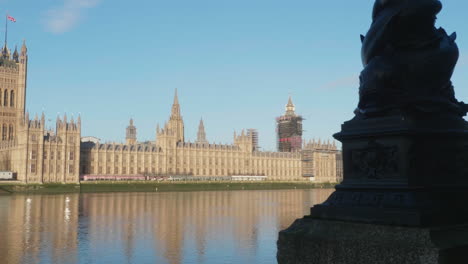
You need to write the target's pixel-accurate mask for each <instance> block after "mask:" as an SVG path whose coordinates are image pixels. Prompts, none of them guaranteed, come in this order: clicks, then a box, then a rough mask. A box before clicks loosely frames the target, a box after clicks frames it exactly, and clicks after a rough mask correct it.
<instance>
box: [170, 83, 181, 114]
mask: <svg viewBox="0 0 468 264" xmlns="http://www.w3.org/2000/svg"><path fill="white" fill-rule="evenodd" d="M180 118H181V116H180V105H179V98H178V96H177V88H176V89H175V94H174V103H173V104H172V110H171V119H180Z"/></svg>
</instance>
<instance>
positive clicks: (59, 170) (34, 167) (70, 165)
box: [29, 163, 75, 173]
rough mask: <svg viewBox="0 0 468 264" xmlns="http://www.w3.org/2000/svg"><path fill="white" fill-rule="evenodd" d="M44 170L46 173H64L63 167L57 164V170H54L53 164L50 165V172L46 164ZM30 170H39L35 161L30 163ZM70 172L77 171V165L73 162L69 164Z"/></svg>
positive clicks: (34, 171)
mask: <svg viewBox="0 0 468 264" xmlns="http://www.w3.org/2000/svg"><path fill="white" fill-rule="evenodd" d="M43 170H44V173H62V168H61V167H60V165H57V170H56V171H54V166H53V165H50V168H49V171H48V172H47V166H44V168H43ZM29 172H30V173H36V172H37V169H36V164H35V163H31V164H29ZM68 173H75V166H74V165H73V164H69V165H68Z"/></svg>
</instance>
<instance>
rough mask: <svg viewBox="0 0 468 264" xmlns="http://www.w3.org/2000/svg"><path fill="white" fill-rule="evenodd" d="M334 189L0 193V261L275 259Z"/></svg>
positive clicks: (215, 262) (213, 262)
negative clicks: (285, 232)
mask: <svg viewBox="0 0 468 264" xmlns="http://www.w3.org/2000/svg"><path fill="white" fill-rule="evenodd" d="M331 192H332V190H331V189H311V190H274V191H212V192H167V193H88V194H60V195H3V196H2V195H0V263H8V264H10V263H12V264H15V263H83V264H84V263H158V264H159V263H161V264H164V263H168V264H179V263H187V264H202V263H206V264H221V263H260V264H267V263H276V240H277V237H278V232H279V231H280V230H282V229H284V228H286V227H288V226H289V225H290V224H291V223H292V222H293V221H294V220H295V219H296V218H300V217H302V216H304V215H306V214H308V213H309V210H310V207H311V206H312V205H313V204H316V203H321V202H322V201H324V200H325V199H326V198H327V197H328V195H329V194H330V193H331Z"/></svg>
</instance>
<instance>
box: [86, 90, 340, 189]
mask: <svg viewBox="0 0 468 264" xmlns="http://www.w3.org/2000/svg"><path fill="white" fill-rule="evenodd" d="M289 103H290V104H291V101H290V102H289ZM130 123H131V124H130V126H129V127H131V126H132V127H133V120H131V121H130ZM133 128H134V129H136V128H135V127H133ZM127 131H128V130H127ZM249 131H250V132H249ZM255 132H256V131H255ZM127 135H128V133H127ZM256 137H257V134H256V133H253V132H251V130H247V131H245V130H242V132H241V133H240V134H239V135H238V134H236V133H235V132H234V137H233V144H230V145H221V144H210V143H208V141H207V140H206V132H205V127H204V124H203V121H200V125H199V131H198V133H197V141H196V142H195V143H191V142H185V141H184V139H185V135H184V122H183V118H182V115H181V113H180V105H179V102H178V96H177V91H176V94H175V96H174V103H173V105H172V109H171V115H170V118H169V121H168V122H166V124H165V125H164V127H163V128H160V127H159V125H158V126H157V129H156V140H155V143H138V142H137V143H135V144H128V140H127V144H120V143H106V144H100V143H99V142H90V141H86V142H83V143H82V148H81V157H82V159H81V173H82V175H98V176H99V175H116V176H118V175H147V176H170V175H186V176H210V177H216V176H232V175H252V176H267V179H269V180H286V181H287V180H309V179H311V180H314V181H317V182H336V181H338V179H339V175H338V173H337V172H339V171H337V163H339V162H340V161H337V155H338V154H339V151H338V150H337V149H336V146H335V145H333V144H330V143H329V142H328V143H321V142H320V141H319V142H315V141H314V142H312V141H311V142H309V143H307V144H304V150H303V151H296V152H264V151H258V147H257V145H256V144H257V143H256ZM127 139H128V137H127ZM135 140H136V138H135ZM305 157H307V159H306V158H305Z"/></svg>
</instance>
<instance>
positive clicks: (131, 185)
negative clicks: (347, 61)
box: [0, 181, 335, 194]
mask: <svg viewBox="0 0 468 264" xmlns="http://www.w3.org/2000/svg"><path fill="white" fill-rule="evenodd" d="M334 186H335V183H312V182H277V181H275V182H265V181H262V182H238V181H236V182H226V181H222V182H216V181H215V182H213V181H212V182H193V181H187V182H154V181H138V182H133V181H114V182H112V181H96V182H81V183H79V184H60V183H53V184H21V183H0V194H13V193H38V194H41V193H42V194H47V193H49V194H53V193H77V192H82V193H94V192H188V191H229V190H233V191H234V190H281V189H314V188H333V187H334Z"/></svg>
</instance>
